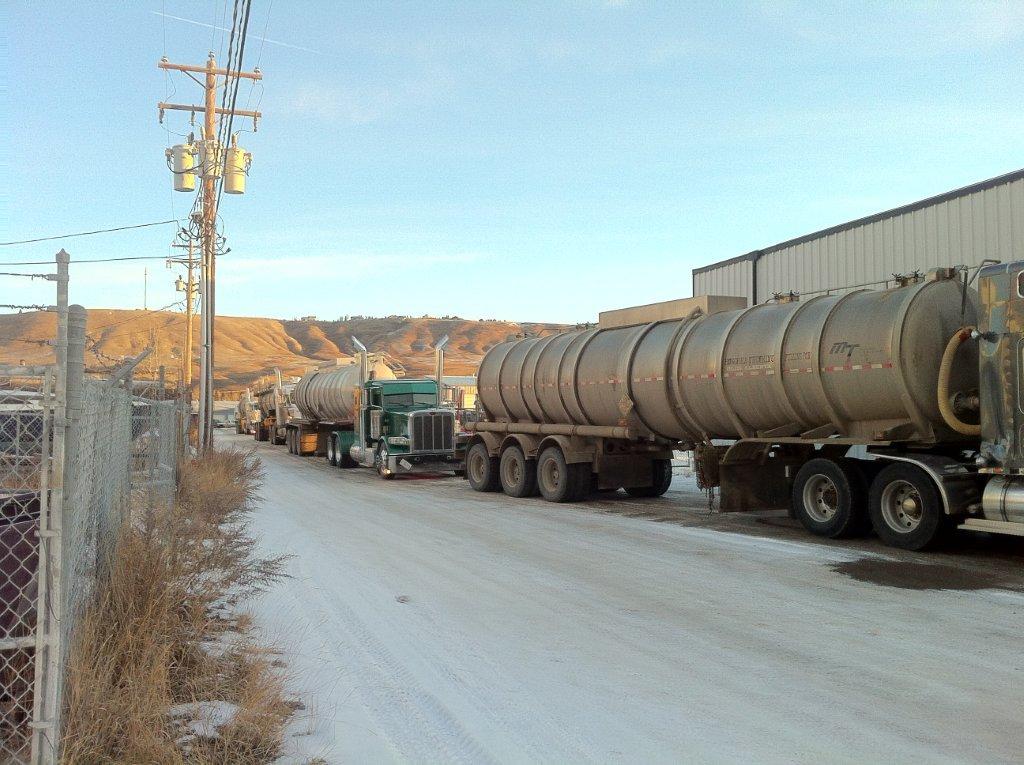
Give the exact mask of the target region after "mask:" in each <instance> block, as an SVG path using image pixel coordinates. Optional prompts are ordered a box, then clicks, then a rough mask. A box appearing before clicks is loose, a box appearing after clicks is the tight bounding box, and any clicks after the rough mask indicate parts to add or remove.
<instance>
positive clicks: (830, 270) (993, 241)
mask: <svg viewBox="0 0 1024 765" xmlns="http://www.w3.org/2000/svg"><path fill="white" fill-rule="evenodd" d="M1014 258H1017V259H1020V258H1024V169H1022V170H1015V171H1014V172H1012V173H1007V174H1006V175H1001V176H999V177H997V178H991V179H989V180H987V181H981V182H980V183H975V184H972V185H970V186H965V187H964V188H962V189H956V190H954V191H949V192H947V193H945V194H940V195H938V196H935V197H931V198H929V199H923V200H921V201H920V202H915V203H913V204H909V205H905V206H903V207H897V208H895V209H893V210H888V211H886V212H882V213H877V214H876V215H870V216H868V217H866V218H860V219H858V220H854V221H850V222H849V223H843V224H841V225H839V226H833V227H832V228H827V229H824V230H823V231H818V232H815V233H813V234H807V235H806V236H801V237H797V238H796V239H790V240H789V241H787V242H782V243H780V244H776V245H773V246H771V247H767V248H765V249H763V250H754V251H753V252H748V253H746V254H745V255H739V256H737V257H735V258H729V259H728V260H723V261H721V262H719V263H713V264H711V265H709V266H704V267H703V268H695V269H694V270H693V294H694V295H736V296H740V297H745V298H747V300H748V301H750V303H751V304H754V303H763V302H765V301H766V300H770V299H771V298H772V296H773V295H774V294H776V293H788V292H790V291H793V292H798V293H800V294H803V295H808V294H817V293H820V292H843V291H844V290H849V289H852V288H854V287H857V286H874V287H880V286H882V285H884V284H885V283H886V282H889V283H891V282H892V281H893V274H908V273H912V272H914V271H921V272H922V273H923V272H925V271H927V270H928V269H930V268H934V267H936V266H950V265H961V264H962V265H968V266H976V265H979V264H980V263H981V262H982V261H984V260H986V259H993V260H1000V261H1009V260H1012V259H1014Z"/></svg>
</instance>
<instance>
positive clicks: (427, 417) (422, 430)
mask: <svg viewBox="0 0 1024 765" xmlns="http://www.w3.org/2000/svg"><path fill="white" fill-rule="evenodd" d="M454 448H455V414H454V413H453V412H449V411H436V410H435V411H426V412H413V414H412V416H411V417H410V420H409V451H412V452H450V451H452V449H454Z"/></svg>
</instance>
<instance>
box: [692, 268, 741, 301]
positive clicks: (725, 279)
mask: <svg viewBox="0 0 1024 765" xmlns="http://www.w3.org/2000/svg"><path fill="white" fill-rule="evenodd" d="M753 273H754V269H753V264H752V263H751V261H749V260H741V261H739V262H737V263H730V264H728V265H724V266H721V267H719V268H715V269H712V270H711V271H704V272H703V273H699V274H694V275H693V294H694V295H735V296H736V297H745V298H746V299H747V303H748V304H749V303H750V300H751V298H752V297H753Z"/></svg>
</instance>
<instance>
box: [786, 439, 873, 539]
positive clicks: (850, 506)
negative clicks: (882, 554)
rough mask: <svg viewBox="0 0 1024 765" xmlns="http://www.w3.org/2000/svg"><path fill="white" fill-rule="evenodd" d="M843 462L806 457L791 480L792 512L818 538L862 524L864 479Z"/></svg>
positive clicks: (845, 534) (845, 533) (843, 534)
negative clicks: (794, 477) (808, 458)
mask: <svg viewBox="0 0 1024 765" xmlns="http://www.w3.org/2000/svg"><path fill="white" fill-rule="evenodd" d="M845 462H846V461H845V460H830V459H824V458H821V457H818V458H815V459H812V460H808V461H807V462H805V463H804V465H803V467H801V468H800V470H799V471H798V472H797V474H796V480H794V481H793V493H792V504H793V515H794V516H795V517H796V518H797V520H799V521H800V523H801V524H802V525H803V527H804V528H805V529H807V530H808V531H809V532H811V533H812V534H815V535H817V536H819V537H828V538H829V539H838V538H840V537H848V536H852V535H854V534H856V533H858V532H859V531H861V530H862V529H863V527H864V501H865V499H866V497H865V493H864V482H863V479H862V477H861V474H860V473H859V472H857V471H856V469H855V468H854V467H852V466H849V465H845V464H843V463H845Z"/></svg>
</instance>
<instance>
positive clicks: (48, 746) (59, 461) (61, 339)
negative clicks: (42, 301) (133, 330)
mask: <svg viewBox="0 0 1024 765" xmlns="http://www.w3.org/2000/svg"><path fill="white" fill-rule="evenodd" d="M56 260H57V340H56V344H55V346H54V356H55V357H56V360H57V364H56V371H55V380H54V386H53V402H52V403H53V410H52V411H53V414H52V417H51V423H52V446H51V452H50V457H51V459H50V465H49V471H50V472H49V476H48V479H47V480H48V484H49V486H48V488H49V490H48V491H47V492H45V493H43V494H42V495H41V496H40V513H39V570H38V573H37V581H38V583H39V594H38V600H37V604H36V620H37V621H36V662H35V680H34V683H33V688H34V691H35V698H34V699H33V702H32V745H31V758H32V763H33V765H37V764H40V765H41V764H42V763H54V762H56V761H57V757H58V754H59V752H58V746H59V742H60V703H59V702H60V686H61V681H62V678H61V672H62V670H63V667H62V661H61V645H60V635H61V618H62V610H63V609H62V587H61V585H62V582H61V556H62V540H61V528H62V521H63V518H62V516H63V512H64V460H65V439H66V435H67V398H66V396H67V382H68V367H67V361H68V263H70V262H71V256H70V255H68V253H67V252H65V251H64V250H63V249H62V250H61V251H60V252H58V253H57V256H56ZM46 387H47V388H48V387H49V386H46ZM47 398H48V397H47ZM49 403H50V402H49V401H46V405H47V406H48V405H49ZM47 406H44V410H45V409H46V408H47ZM43 448H44V452H45V449H46V445H44V447H43ZM43 469H44V471H45V469H46V466H45V465H44V466H43Z"/></svg>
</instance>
